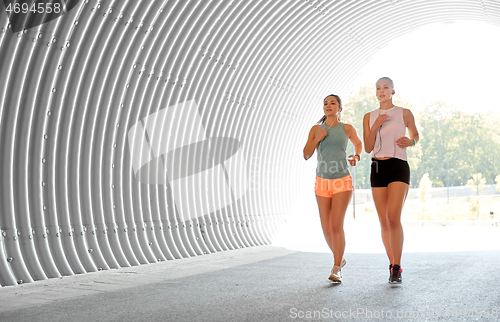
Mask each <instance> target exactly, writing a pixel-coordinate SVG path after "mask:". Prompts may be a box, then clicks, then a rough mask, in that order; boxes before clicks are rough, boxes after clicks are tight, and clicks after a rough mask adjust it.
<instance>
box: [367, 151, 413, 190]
mask: <svg viewBox="0 0 500 322" xmlns="http://www.w3.org/2000/svg"><path fill="white" fill-rule="evenodd" d="M395 181H400V182H404V183H406V184H408V185H409V184H410V166H409V165H408V162H406V161H405V160H401V159H397V158H390V159H387V160H375V159H372V169H371V174H370V184H371V186H372V188H380V187H387V186H388V185H389V183H391V182H395Z"/></svg>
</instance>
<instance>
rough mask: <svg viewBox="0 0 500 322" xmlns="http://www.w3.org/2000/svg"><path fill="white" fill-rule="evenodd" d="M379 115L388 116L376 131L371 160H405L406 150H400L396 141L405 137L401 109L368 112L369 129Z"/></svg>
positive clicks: (396, 107)
mask: <svg viewBox="0 0 500 322" xmlns="http://www.w3.org/2000/svg"><path fill="white" fill-rule="evenodd" d="M381 114H388V115H389V117H387V119H386V120H385V122H384V123H383V124H382V126H381V127H380V128H379V129H378V130H377V134H376V137H375V145H374V146H373V151H372V158H387V157H391V158H398V159H401V160H405V161H406V160H407V156H406V148H400V147H399V146H398V145H397V144H396V140H397V139H399V138H400V137H402V136H405V135H406V126H405V123H404V120H403V108H402V107H399V106H394V107H392V108H390V109H388V110H381V109H376V110H375V111H372V112H370V128H371V127H372V126H373V123H375V120H376V119H377V117H378V116H379V115H381Z"/></svg>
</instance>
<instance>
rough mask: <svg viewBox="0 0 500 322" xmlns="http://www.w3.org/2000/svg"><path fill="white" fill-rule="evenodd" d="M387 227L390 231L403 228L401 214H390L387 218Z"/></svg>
mask: <svg viewBox="0 0 500 322" xmlns="http://www.w3.org/2000/svg"><path fill="white" fill-rule="evenodd" d="M387 226H388V227H389V229H394V228H399V227H401V215H400V214H392V215H391V214H388V216H387Z"/></svg>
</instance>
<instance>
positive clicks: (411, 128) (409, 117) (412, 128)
mask: <svg viewBox="0 0 500 322" xmlns="http://www.w3.org/2000/svg"><path fill="white" fill-rule="evenodd" d="M403 122H404V123H405V126H406V127H407V128H408V134H409V136H410V138H407V137H406V136H402V137H400V138H399V139H397V140H396V144H397V145H398V146H399V147H400V148H406V147H409V146H413V145H414V144H417V142H418V140H419V138H420V136H419V134H418V130H417V126H416V125H415V117H413V113H412V112H411V111H410V110H409V109H407V108H405V109H403ZM413 139H415V142H414V141H413Z"/></svg>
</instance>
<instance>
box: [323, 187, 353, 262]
mask: <svg viewBox="0 0 500 322" xmlns="http://www.w3.org/2000/svg"><path fill="white" fill-rule="evenodd" d="M351 196H352V191H344V192H340V193H337V194H334V195H333V197H332V198H326V197H320V196H316V200H317V201H318V208H319V215H320V220H321V227H322V228H323V234H324V236H325V240H326V242H327V244H328V246H329V247H330V250H331V251H332V253H333V257H334V266H340V263H341V262H342V258H343V256H344V250H345V234H344V218H345V213H346V210H347V206H348V205H349V202H350V200H351Z"/></svg>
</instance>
